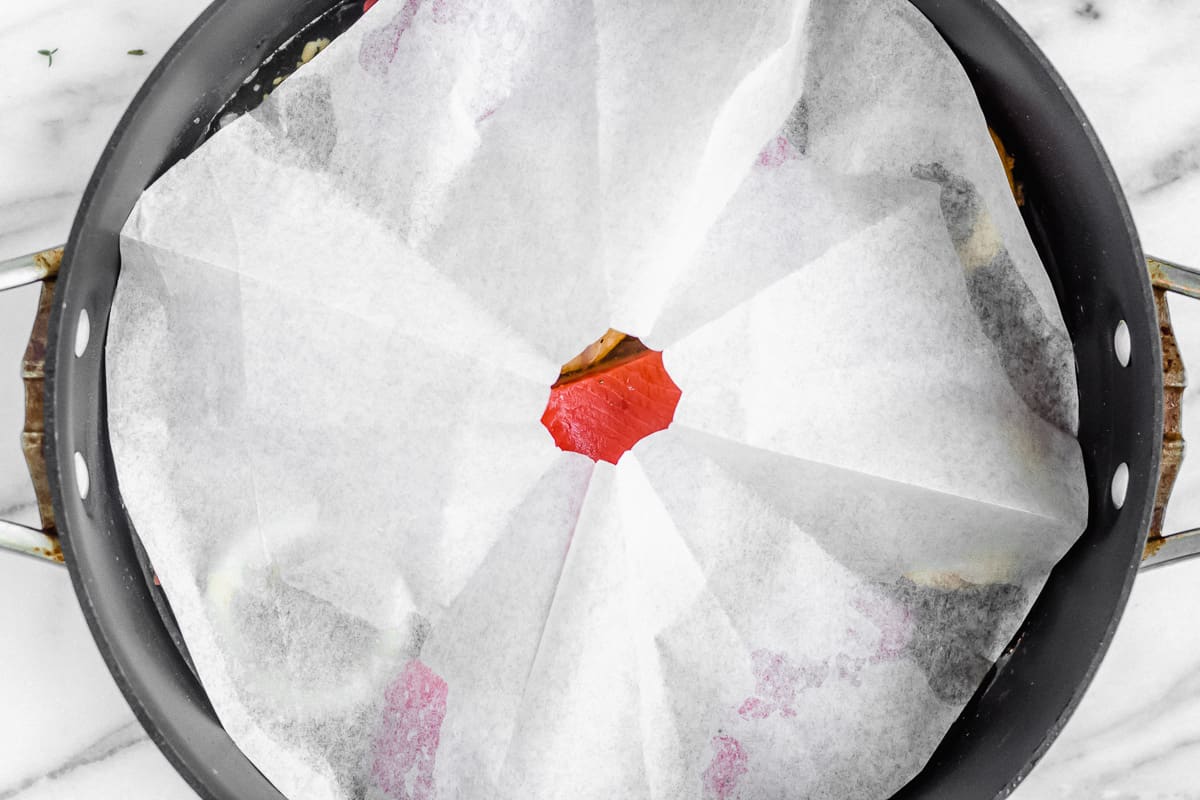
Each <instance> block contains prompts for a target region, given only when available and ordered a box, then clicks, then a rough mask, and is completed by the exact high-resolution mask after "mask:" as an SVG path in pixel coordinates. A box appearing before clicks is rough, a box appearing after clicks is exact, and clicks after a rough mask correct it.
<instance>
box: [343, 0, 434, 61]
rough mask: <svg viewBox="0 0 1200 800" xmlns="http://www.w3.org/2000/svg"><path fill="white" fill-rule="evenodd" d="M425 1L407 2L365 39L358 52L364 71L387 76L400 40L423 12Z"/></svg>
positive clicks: (414, 0) (410, 0)
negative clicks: (422, 5)
mask: <svg viewBox="0 0 1200 800" xmlns="http://www.w3.org/2000/svg"><path fill="white" fill-rule="evenodd" d="M423 2H424V0H406V2H405V3H404V7H403V8H401V9H400V11H399V12H397V13H396V15H395V16H394V17H392V19H391V21H390V22H388V24H387V25H384V26H383V27H382V28H376V29H375V30H373V31H371V32H370V33H368V34H367V35H366V36H364V37H363V41H362V45H361V46H360V47H359V50H358V63H359V66H361V67H362V68H363V70H364V71H366V72H367V73H369V74H371V75H375V76H378V77H382V76H384V75H387V72H388V67H389V66H390V65H391V63H392V59H394V58H395V57H396V53H397V51H399V49H400V39H401V38H402V37H403V36H404V32H405V31H407V30H408V29H409V28H410V27H412V23H413V19H415V18H416V16H417V12H418V11H420V10H421V3H423Z"/></svg>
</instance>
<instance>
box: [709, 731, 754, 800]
mask: <svg viewBox="0 0 1200 800" xmlns="http://www.w3.org/2000/svg"><path fill="white" fill-rule="evenodd" d="M712 746H713V750H714V752H713V757H712V761H710V762H709V764H708V769H706V770H704V775H703V781H704V797H705V800H729V798H731V797H733V796H734V794H733V793H734V792H735V791H737V784H738V781H739V780H741V778H742V776H743V775H745V774H746V773H747V772H749V769H748V768H747V766H746V762H747V761H748V759H747V758H746V751H745V750H744V749H742V743H741V742H739V741H738V740H737V739H734V738H733V737H732V736H726V735H725V734H719V735H717V736H714V737H713V739H712Z"/></svg>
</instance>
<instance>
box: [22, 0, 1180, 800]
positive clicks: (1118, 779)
mask: <svg viewBox="0 0 1200 800" xmlns="http://www.w3.org/2000/svg"><path fill="white" fill-rule="evenodd" d="M205 3H206V0H172V2H168V3H164V2H162V1H161V0H98V1H97V2H94V3H79V2H68V0H43V2H40V3H16V2H12V1H11V0H10V1H9V2H5V3H4V4H3V6H2V8H3V11H2V12H0V259H3V258H7V257H9V256H14V255H18V254H20V253H24V252H29V251H32V250H35V249H39V248H42V247H46V246H49V245H52V244H58V243H60V242H62V241H64V240H65V239H66V236H67V231H68V228H69V225H70V221H71V217H72V215H73V213H74V211H75V206H76V204H77V203H78V201H79V198H80V195H81V194H82V191H83V187H84V184H85V183H86V181H87V178H88V176H89V175H90V173H91V169H92V167H93V165H94V163H95V161H96V159H97V157H98V156H99V153H100V150H101V148H102V147H103V145H104V143H105V141H106V140H107V139H108V136H109V134H110V133H111V131H112V128H113V126H114V125H115V124H116V122H117V119H118V118H119V116H120V114H121V113H122V112H123V110H124V109H125V106H126V105H127V103H128V102H129V100H130V98H131V97H132V96H133V93H134V92H135V91H136V89H137V87H138V86H139V85H140V84H141V82H142V80H143V79H144V78H145V76H146V75H147V74H148V73H149V71H150V70H151V68H152V67H153V66H154V64H155V63H156V62H157V60H158V58H159V57H161V55H162V54H163V52H164V51H165V50H166V48H167V47H168V46H169V45H170V43H171V42H172V41H173V39H174V38H175V37H176V36H177V35H178V34H179V33H180V32H182V31H183V29H184V28H185V27H186V26H187V24H188V23H189V22H190V21H191V20H192V19H193V18H194V17H195V16H196V14H198V13H199V12H200V11H201V9H202V8H203V7H204V5H205ZM1003 4H1004V5H1005V6H1006V7H1007V8H1009V10H1010V11H1011V12H1012V13H1013V14H1014V16H1016V18H1017V19H1018V21H1020V22H1021V23H1022V24H1023V25H1024V26H1025V27H1026V29H1027V30H1028V31H1029V32H1030V34H1031V35H1032V36H1033V38H1034V39H1035V40H1036V41H1037V42H1038V43H1039V44H1040V45H1041V46H1042V47H1043V48H1044V49H1045V50H1046V51H1047V53H1048V54H1049V56H1050V58H1051V60H1052V61H1053V62H1054V63H1055V64H1056V65H1057V67H1058V69H1059V70H1060V72H1061V73H1062V74H1063V77H1064V78H1065V79H1066V82H1067V84H1068V85H1069V86H1071V87H1072V89H1073V90H1074V92H1075V94H1076V95H1077V97H1078V98H1079V100H1080V102H1081V103H1082V105H1083V107H1084V109H1085V111H1086V112H1087V114H1088V115H1089V116H1090V118H1091V120H1092V122H1093V124H1094V126H1095V128H1096V130H1097V131H1098V132H1099V134H1100V137H1101V139H1102V140H1103V142H1104V144H1105V146H1106V147H1107V149H1108V153H1109V156H1110V157H1111V159H1112V161H1113V162H1114V165H1115V166H1116V170H1117V173H1118V175H1119V176H1120V178H1121V181H1122V183H1123V185H1124V187H1125V191H1126V192H1127V194H1128V196H1129V200H1130V203H1131V205H1132V207H1133V213H1134V217H1135V219H1136V221H1137V224H1138V227H1139V230H1140V232H1141V236H1142V241H1143V243H1144V245H1145V247H1146V249H1147V250H1148V251H1149V252H1151V253H1154V254H1155V255H1159V256H1161V257H1165V258H1169V259H1172V260H1176V261H1181V262H1183V263H1190V264H1195V265H1200V46H1198V45H1197V42H1198V41H1200V3H1196V2H1194V0H1093V1H1092V2H1083V1H1082V0H1004V2H1003ZM55 48H57V50H58V51H57V52H56V53H55V54H54V63H53V66H48V64H47V58H46V57H45V56H42V55H39V54H38V52H37V51H38V50H39V49H48V50H53V49H55ZM132 49H141V50H144V51H145V55H144V56H136V55H129V54H128V53H127V51H129V50H132ZM35 299H36V287H27V288H26V289H23V290H19V291H15V292H9V293H7V294H4V295H0V365H3V364H9V365H11V366H10V367H9V369H10V371H9V372H8V373H7V374H8V375H9V378H8V379H6V380H3V381H0V443H2V442H3V441H5V440H7V441H8V442H9V444H10V446H7V447H0V518H18V519H25V520H32V519H33V516H32V510H31V502H32V497H31V495H32V492H31V490H30V489H29V487H28V481H27V478H26V477H25V473H24V464H23V461H22V459H21V455H20V448H19V447H18V446H17V436H18V433H19V431H20V428H21V403H22V395H21V386H20V381H19V379H18V376H19V373H18V371H17V365H18V363H19V359H20V354H21V351H22V350H23V348H24V341H25V337H26V336H27V334H28V326H29V323H30V320H31V319H32V314H33V308H34V303H35ZM1172 308H1173V313H1174V316H1175V323H1176V330H1177V332H1178V334H1179V338H1180V344H1181V347H1182V349H1183V352H1184V356H1185V359H1186V358H1187V357H1188V356H1189V355H1192V358H1193V359H1200V303H1193V302H1192V301H1188V300H1184V301H1182V302H1174V303H1173V305H1172ZM1193 354H1194V355H1193ZM1184 417H1185V423H1184V424H1185V430H1186V429H1196V428H1194V427H1193V426H1196V425H1200V381H1197V382H1196V383H1194V384H1193V387H1192V388H1191V389H1189V390H1188V392H1187V395H1186V402H1185V412H1184ZM2 431H8V433H2ZM1194 526H1200V457H1197V456H1195V455H1193V457H1192V460H1191V461H1188V462H1185V466H1184V469H1183V474H1182V476H1181V478H1180V481H1179V484H1178V485H1177V488H1176V501H1175V503H1174V504H1173V505H1172V510H1171V513H1170V514H1169V515H1168V521H1167V527H1168V528H1169V529H1172V530H1175V529H1180V528H1185V527H1194ZM1197 613H1200V559H1197V560H1194V561H1192V562H1190V563H1184V564H1178V565H1174V566H1172V567H1167V568H1164V569H1160V570H1156V571H1153V572H1150V573H1146V574H1143V575H1142V576H1140V577H1139V578H1138V580H1137V583H1136V585H1135V588H1134V592H1133V597H1132V600H1131V601H1130V605H1129V608H1128V610H1127V611H1126V613H1125V617H1124V620H1123V621H1122V623H1121V626H1120V629H1119V630H1118V632H1117V636H1116V639H1115V641H1114V642H1113V645H1112V649H1111V650H1110V651H1109V655H1108V657H1107V659H1106V661H1105V662H1104V665H1103V667H1102V668H1101V670H1100V672H1099V674H1098V676H1097V677H1096V680H1095V682H1094V683H1093V684H1092V687H1091V689H1090V690H1089V691H1088V694H1087V696H1086V697H1085V699H1084V701H1083V704H1082V705H1081V706H1080V708H1079V710H1078V712H1077V713H1076V714H1075V717H1074V718H1073V719H1072V720H1071V722H1070V723H1069V724H1068V725H1067V728H1066V730H1065V731H1064V733H1063V735H1062V736H1061V737H1060V738H1059V740H1058V741H1057V742H1056V743H1055V744H1054V746H1053V747H1052V749H1051V750H1050V752H1049V754H1048V755H1047V757H1046V758H1045V760H1044V761H1043V762H1042V763H1041V764H1040V765H1039V766H1038V767H1037V769H1036V770H1035V771H1034V773H1033V774H1032V776H1031V777H1030V778H1029V779H1028V780H1027V781H1026V782H1025V783H1024V784H1023V785H1022V786H1021V787H1020V788H1018V790H1017V791H1016V793H1015V794H1014V797H1016V798H1018V800H1043V799H1044V800H1061V799H1066V800H1074V799H1075V798H1078V800H1085V798H1086V800H1200V626H1197V625H1196V624H1195V615H1196V614H1197ZM0 754H2V755H0V800H11V799H16V800H51V799H65V798H80V797H87V798H92V799H93V800H105V799H106V798H114V800H115V799H116V798H129V797H137V798H167V799H168V800H171V799H173V798H179V799H180V800H183V799H184V798H194V797H195V795H194V794H193V793H192V791H191V790H190V789H189V788H188V787H187V785H186V784H185V783H184V782H183V780H182V779H181V778H179V776H178V775H176V774H175V772H174V770H173V769H172V768H171V767H170V765H169V764H168V763H167V762H166V760H165V759H164V758H163V757H162V756H161V755H160V754H159V752H158V750H157V749H156V748H155V747H154V745H153V744H151V743H150V741H149V740H148V739H147V738H146V736H145V734H144V733H143V732H142V729H141V727H140V726H139V725H138V723H137V722H136V721H135V720H134V718H133V715H132V713H131V712H130V711H129V709H128V707H127V706H126V705H125V702H124V700H123V699H122V697H121V695H120V693H119V692H118V691H117V689H116V687H115V685H114V683H113V681H112V678H111V677H110V676H109V674H108V672H107V670H106V669H105V666H104V663H103V661H102V660H101V658H100V656H99V653H98V652H97V650H96V647H95V645H94V644H93V643H92V639H91V637H90V635H89V633H88V630H87V626H86V625H85V624H84V621H83V617H82V614H81V612H80V610H79V608H78V606H77V605H76V602H75V596H74V593H73V592H72V590H71V586H70V581H69V579H68V578H67V575H66V572H65V571H64V570H62V569H61V568H56V567H53V566H50V565H46V564H40V563H37V562H35V561H33V560H31V559H26V558H21V557H18V556H13V555H7V554H2V553H0Z"/></svg>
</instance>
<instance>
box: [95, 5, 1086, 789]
mask: <svg viewBox="0 0 1200 800" xmlns="http://www.w3.org/2000/svg"><path fill="white" fill-rule="evenodd" d="M314 49H315V48H314ZM1015 156H1016V157H1017V158H1018V160H1019V158H1020V153H1017V154H1015ZM121 255H122V273H121V276H120V282H119V285H118V287H117V295H116V299H115V302H114V305H113V310H112V315H111V318H110V321H109V327H108V336H107V343H106V347H107V350H106V356H107V358H106V369H107V389H108V409H109V420H108V421H109V431H110V435H111V440H112V448H113V457H114V462H115V465H116V469H117V474H118V477H119V480H120V485H121V492H122V496H123V498H124V500H125V503H126V506H127V509H128V512H129V515H130V518H131V520H132V521H133V522H134V524H135V526H136V528H137V531H138V534H139V536H140V538H141V539H142V541H143V543H144V545H145V549H146V552H147V553H148V555H149V557H150V560H151V561H152V563H153V565H154V567H155V569H156V571H157V573H158V575H159V577H160V579H161V583H162V587H163V590H164V591H165V593H166V594H167V596H168V597H169V599H170V602H171V607H172V609H173V611H174V613H175V616H176V618H177V620H178V623H179V627H180V630H181V631H182V633H183V636H184V638H185V639H186V642H187V646H188V649H189V652H190V653H191V655H192V657H193V660H194V662H195V665H196V669H197V672H198V674H199V676H200V678H201V680H202V682H203V684H204V688H205V691H206V693H207V695H208V697H209V699H210V700H211V701H212V704H213V707H214V708H215V710H216V712H217V714H218V715H219V717H220V720H221V723H222V724H223V725H224V726H225V728H226V730H227V731H228V732H229V734H230V736H232V737H233V739H234V740H235V741H236V742H237V743H238V745H239V746H240V747H241V748H242V749H243V750H244V751H245V752H246V754H247V755H248V756H249V757H250V758H251V759H252V760H253V761H254V763H255V764H256V765H257V766H258V767H259V769H261V770H262V772H263V774H264V775H266V776H267V777H268V778H269V779H270V780H272V781H273V782H274V783H275V784H276V786H278V788H279V789H280V790H281V791H282V792H283V793H284V794H285V795H287V796H289V797H291V798H294V799H295V800H300V798H303V799H304V800H309V798H313V799H314V800H343V799H349V798H355V800H358V799H359V798H369V799H370V800H417V799H418V798H419V800H432V798H452V797H458V798H496V800H517V799H518V798H520V800H526V799H527V798H545V799H550V798H571V799H572V800H587V799H588V798H596V800H601V798H603V800H609V799H610V798H613V797H622V798H633V799H636V800H641V799H642V798H645V799H646V800H650V799H653V800H664V799H669V800H694V798H704V799H705V800H737V799H739V798H740V800H765V799H766V798H778V797H804V798H812V799H813V800H847V799H849V800H882V799H883V798H886V797H889V796H891V795H892V794H893V793H894V792H895V791H896V790H897V789H898V788H899V787H901V786H902V785H903V784H904V783H905V782H906V781H907V780H908V779H909V778H910V777H911V776H912V775H914V774H915V773H916V772H917V771H918V770H919V769H920V768H921V766H922V764H924V763H925V761H926V760H927V758H928V757H929V754H930V753H932V752H933V751H934V749H935V748H936V746H937V744H938V742H939V741H940V739H941V737H942V735H943V733H944V732H945V730H946V729H947V727H948V726H949V725H950V724H951V723H952V721H953V720H954V719H955V718H956V717H957V716H958V715H959V713H960V712H961V710H962V708H963V707H964V704H965V703H966V702H967V699H968V698H969V696H970V694H971V692H972V691H973V688H974V687H976V686H978V685H979V682H980V681H981V680H982V679H983V677H984V675H985V674H986V672H987V670H988V669H989V667H990V665H991V664H992V663H993V662H994V660H995V659H996V657H997V656H998V655H999V654H1000V653H1001V652H1002V651H1003V649H1004V647H1005V645H1006V644H1007V642H1008V641H1009V639H1010V638H1011V636H1012V635H1013V633H1014V632H1015V631H1016V630H1017V629H1018V627H1019V625H1020V623H1021V621H1022V619H1023V618H1024V616H1025V614H1026V612H1027V610H1028V608H1029V607H1030V604H1031V603H1032V602H1033V599H1034V598H1035V597H1036V595H1037V593H1038V591H1039V590H1040V587H1041V585H1042V582H1043V581H1044V580H1045V577H1046V575H1047V574H1048V573H1049V571H1050V570H1051V569H1052V567H1053V566H1054V564H1055V563H1056V562H1057V561H1058V559H1059V557H1060V556H1061V554H1062V553H1064V552H1065V551H1066V550H1067V548H1069V547H1070V546H1071V544H1072V543H1073V542H1074V541H1075V540H1076V538H1077V536H1078V535H1079V533H1080V532H1081V531H1082V530H1083V527H1084V522H1085V519H1086V512H1087V493H1086V487H1085V483H1084V472H1083V465H1082V458H1081V454H1080V450H1079V444H1078V442H1077V441H1076V439H1075V436H1074V431H1075V426H1076V422H1077V417H1076V414H1077V412H1076V407H1075V403H1076V392H1075V384H1074V374H1073V370H1072V369H1071V368H1070V363H1069V362H1070V359H1069V358H1068V357H1066V356H1064V354H1067V355H1069V353H1070V346H1069V339H1067V338H1065V330H1064V326H1063V324H1062V319H1061V315H1060V313H1059V310H1058V306H1057V302H1056V298H1055V296H1054V292H1053V289H1052V287H1051V286H1050V283H1049V280H1048V278H1047V276H1046V274H1045V270H1044V268H1043V267H1042V264H1041V262H1040V261H1039V259H1038V256H1037V252H1036V251H1035V249H1034V248H1033V245H1032V243H1031V242H1030V240H1029V237H1028V234H1027V232H1026V231H1025V228H1024V225H1023V222H1022V219H1021V216H1020V213H1019V211H1018V209H1017V207H1016V205H1015V203H1014V200H1013V197H1012V193H1011V188H1010V184H1009V181H1008V178H1007V177H1006V175H1005V170H1004V168H1003V165H1002V163H1001V162H1000V160H999V159H998V158H997V155H996V150H995V147H994V145H993V142H992V139H991V137H990V136H989V133H988V129H987V125H986V122H985V120H984V119H983V116H982V114H981V112H980V109H979V107H978V104H977V102H976V100H975V96H974V93H973V91H972V88H971V85H970V82H969V81H968V80H967V77H966V76H965V75H964V74H963V72H962V69H961V67H960V66H959V64H958V62H957V61H956V59H955V57H954V54H953V53H952V52H951V51H950V50H949V48H947V47H946V45H945V43H944V42H943V41H942V40H941V39H940V38H939V37H938V35H937V32H936V31H935V30H934V29H933V28H932V27H931V26H930V25H929V24H928V22H927V21H926V20H925V19H924V18H923V17H921V15H920V14H919V13H918V12H916V11H915V10H914V9H913V8H912V7H911V6H910V5H909V4H908V3H906V2H903V0H814V2H811V3H808V2H803V1H802V0H763V2H758V3H736V4H725V5H724V6H722V8H721V9H720V10H719V11H715V12H711V13H710V12H705V13H699V12H698V11H697V10H696V9H695V8H693V7H692V6H684V5H681V6H671V5H664V4H644V3H634V4H629V3H587V4H582V5H576V4H575V3H573V2H570V0H567V2H542V1H541V0H511V1H510V0H499V2H494V3H493V2H488V3H483V2H479V1H477V0H445V2H431V1H429V0H427V1H426V2H421V0H379V2H378V3H376V4H375V5H373V6H372V7H371V9H370V10H369V11H368V12H367V13H366V14H365V16H363V18H362V19H361V20H360V21H359V22H357V23H356V24H355V25H354V26H352V27H351V28H350V29H349V30H348V31H347V32H346V33H345V34H343V35H342V36H340V37H338V38H337V39H335V40H334V41H333V42H332V43H330V44H329V45H328V46H327V47H325V48H324V49H323V50H321V51H320V52H319V53H316V54H315V55H314V57H313V58H312V59H311V60H310V61H309V62H308V63H306V64H303V66H300V67H299V68H298V69H297V70H296V71H295V73H294V74H292V75H291V76H290V77H288V78H287V80H286V81H283V82H282V83H281V84H280V85H279V86H278V87H277V88H276V89H274V91H272V92H271V95H270V97H269V98H267V100H266V101H265V103H264V104H263V106H261V107H260V108H259V109H257V110H255V111H253V112H251V113H249V114H246V115H243V116H241V117H239V118H237V119H236V120H233V121H231V122H229V124H227V125H225V126H224V127H222V128H221V129H220V131H219V132H217V133H216V135H215V136H213V138H212V139H211V140H210V141H209V142H208V143H207V144H205V145H204V146H203V147H201V148H200V149H199V150H197V151H196V152H195V153H193V154H192V155H190V156H189V157H188V158H187V159H185V160H183V161H180V162H179V163H178V164H176V165H175V166H174V167H173V168H172V169H170V170H169V171H168V172H167V173H166V174H164V175H163V177H162V178H160V179H159V180H158V182H156V183H155V184H154V185H153V186H152V187H151V188H150V189H149V190H147V192H146V193H145V194H144V195H143V196H142V198H141V199H140V200H139V202H138V205H137V207H136V208H135V210H134V212H133V214H132V215H131V217H130V219H129V220H128V222H127V223H126V226H125V228H124V230H123V233H122V239H121ZM603 331H609V333H608V334H605V335H603V336H601V338H600V340H598V341H597V343H596V344H595V345H594V346H593V347H588V348H587V349H586V350H585V352H584V353H583V354H580V349H581V348H583V347H585V345H586V344H587V343H588V342H591V341H596V339H595V337H596V336H597V334H598V333H600V332H603ZM619 332H624V333H625V334H628V336H625V335H623V334H621V333H619ZM642 347H644V348H645V349H644V350H640V349H639V348H642ZM564 365H567V369H566V372H565V373H564V371H563V370H564ZM601 381H603V382H604V383H603V384H601ZM585 423H586V424H585ZM585 431H586V433H584V432H585ZM601 434H602V435H601Z"/></svg>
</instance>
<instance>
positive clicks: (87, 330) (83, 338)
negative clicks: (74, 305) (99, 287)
mask: <svg viewBox="0 0 1200 800" xmlns="http://www.w3.org/2000/svg"><path fill="white" fill-rule="evenodd" d="M91 338H92V323H91V321H90V320H89V319H88V312H87V309H86V308H81V309H79V319H78V321H77V322H76V323H75V357H76V358H79V357H80V356H82V355H83V353H84V351H85V350H87V346H88V340H89V339H91Z"/></svg>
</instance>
